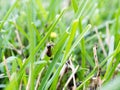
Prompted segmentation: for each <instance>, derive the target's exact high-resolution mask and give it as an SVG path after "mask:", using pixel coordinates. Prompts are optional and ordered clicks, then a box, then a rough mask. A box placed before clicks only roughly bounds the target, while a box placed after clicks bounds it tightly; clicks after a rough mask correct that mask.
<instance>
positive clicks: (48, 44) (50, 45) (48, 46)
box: [46, 43, 54, 48]
mask: <svg viewBox="0 0 120 90" xmlns="http://www.w3.org/2000/svg"><path fill="white" fill-rule="evenodd" d="M46 46H47V48H51V47H52V46H54V45H53V44H52V43H47V45H46Z"/></svg>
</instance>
